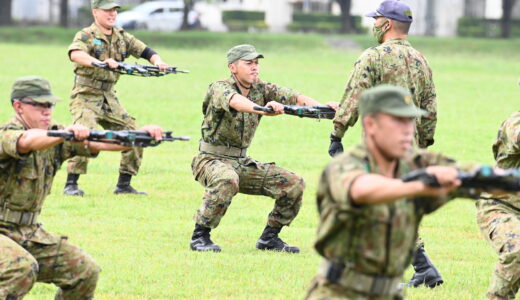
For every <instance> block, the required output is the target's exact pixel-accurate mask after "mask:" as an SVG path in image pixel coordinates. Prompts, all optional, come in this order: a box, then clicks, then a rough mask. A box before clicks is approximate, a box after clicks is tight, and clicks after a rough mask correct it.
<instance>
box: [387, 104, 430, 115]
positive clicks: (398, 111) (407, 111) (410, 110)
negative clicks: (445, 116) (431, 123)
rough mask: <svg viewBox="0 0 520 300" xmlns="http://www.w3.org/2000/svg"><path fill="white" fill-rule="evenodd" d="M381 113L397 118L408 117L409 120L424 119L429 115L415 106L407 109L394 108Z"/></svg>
mask: <svg viewBox="0 0 520 300" xmlns="http://www.w3.org/2000/svg"><path fill="white" fill-rule="evenodd" d="M381 112H383V113H386V114H389V115H392V116H396V117H407V118H417V117H424V116H426V115H428V112H427V111H425V110H422V109H420V108H417V107H415V106H408V105H407V106H406V107H392V108H386V109H381Z"/></svg>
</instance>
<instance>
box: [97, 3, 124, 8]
mask: <svg viewBox="0 0 520 300" xmlns="http://www.w3.org/2000/svg"><path fill="white" fill-rule="evenodd" d="M98 8H100V9H112V8H121V6H119V4H117V3H109V4H105V5H101V6H100V7H98Z"/></svg>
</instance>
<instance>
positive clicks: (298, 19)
mask: <svg viewBox="0 0 520 300" xmlns="http://www.w3.org/2000/svg"><path fill="white" fill-rule="evenodd" d="M351 20H352V24H353V25H354V30H355V31H356V32H359V33H361V32H365V31H366V29H365V28H364V27H363V26H362V25H361V17H360V16H351ZM288 29H289V30H290V31H294V32H319V33H338V32H339V31H340V30H341V16H336V15H332V14H329V13H301V12H295V13H293V22H292V23H291V24H289V28H288Z"/></svg>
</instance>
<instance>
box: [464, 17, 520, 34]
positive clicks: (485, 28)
mask: <svg viewBox="0 0 520 300" xmlns="http://www.w3.org/2000/svg"><path fill="white" fill-rule="evenodd" d="M500 22H501V20H498V19H485V18H476V17H462V18H460V19H459V20H458V24H457V35H458V36H461V37H480V38H482V37H487V38H498V37H500V34H501V24H500ZM511 37H520V19H513V20H511Z"/></svg>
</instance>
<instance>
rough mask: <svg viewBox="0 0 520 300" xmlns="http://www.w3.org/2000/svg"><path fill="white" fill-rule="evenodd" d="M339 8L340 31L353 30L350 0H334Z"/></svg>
mask: <svg viewBox="0 0 520 300" xmlns="http://www.w3.org/2000/svg"><path fill="white" fill-rule="evenodd" d="M336 1H337V2H338V4H339V7H340V8H341V29H340V32H341V33H352V32H355V28H354V24H352V16H351V15H350V6H351V4H352V0H336Z"/></svg>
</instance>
